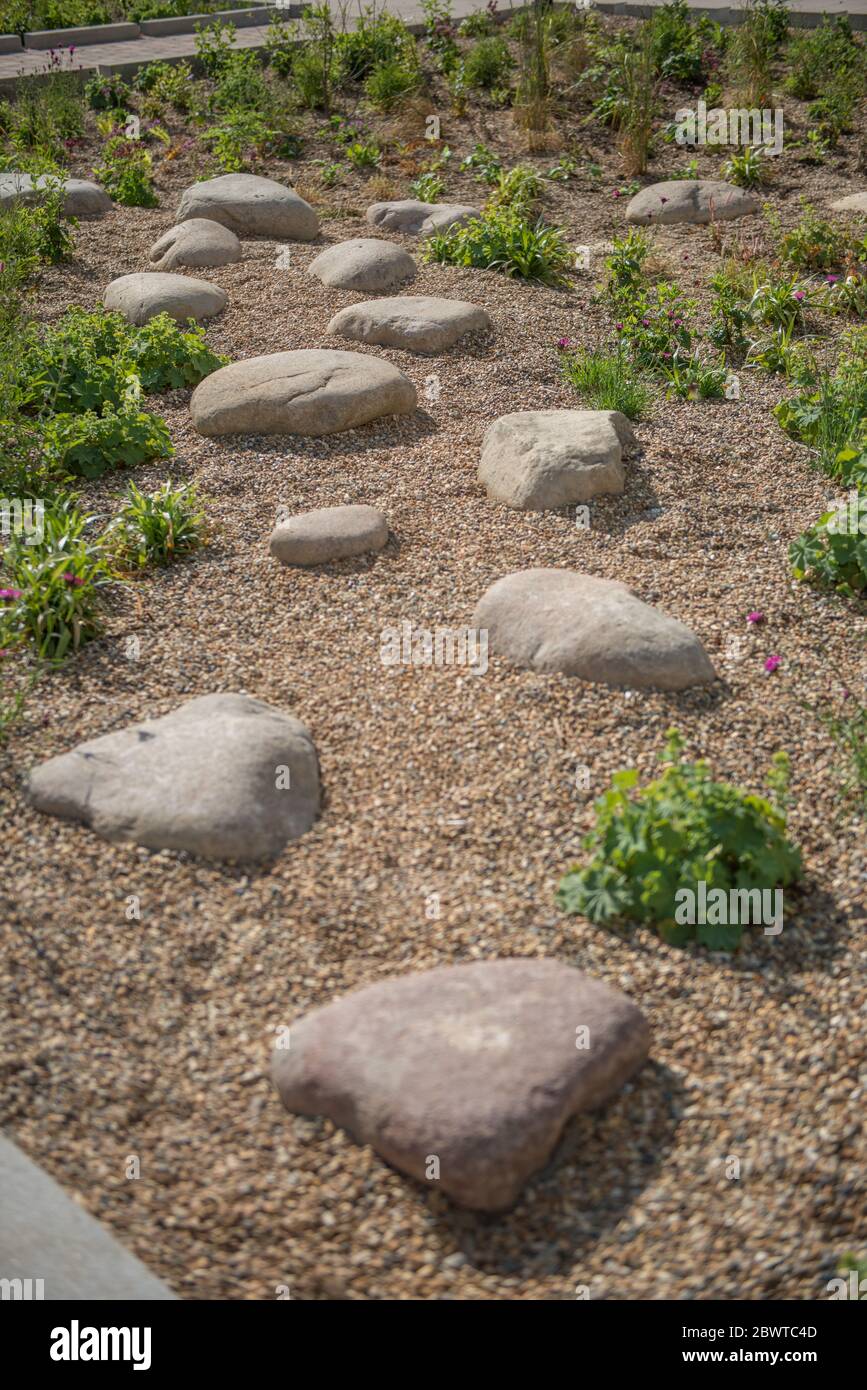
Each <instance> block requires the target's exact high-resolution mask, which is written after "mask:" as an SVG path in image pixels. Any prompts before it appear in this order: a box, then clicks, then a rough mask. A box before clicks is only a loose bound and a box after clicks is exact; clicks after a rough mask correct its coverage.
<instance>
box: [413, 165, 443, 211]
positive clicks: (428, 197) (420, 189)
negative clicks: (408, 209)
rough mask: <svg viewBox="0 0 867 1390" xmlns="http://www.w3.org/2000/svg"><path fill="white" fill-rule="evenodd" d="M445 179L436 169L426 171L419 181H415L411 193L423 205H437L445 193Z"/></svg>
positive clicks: (419, 177) (420, 175)
mask: <svg viewBox="0 0 867 1390" xmlns="http://www.w3.org/2000/svg"><path fill="white" fill-rule="evenodd" d="M445 186H446V183H445V179H444V178H443V177H442V175H441V174H438V173H437V172H436V171H435V170H434V169H425V171H424V172H423V173H421V174H419V176H418V178H417V179H413V181H412V183H411V184H410V186H409V191H410V193H411V194H412V196H413V197H414V198H419V199H420V200H421V202H423V203H435V202H436V201H437V200H438V199H439V198H440V197H441V196H442V194H443V193H444V192H445Z"/></svg>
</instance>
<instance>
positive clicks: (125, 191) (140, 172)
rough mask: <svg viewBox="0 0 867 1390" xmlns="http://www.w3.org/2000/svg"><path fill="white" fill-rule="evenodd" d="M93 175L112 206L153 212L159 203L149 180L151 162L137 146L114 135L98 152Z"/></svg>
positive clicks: (138, 144)
mask: <svg viewBox="0 0 867 1390" xmlns="http://www.w3.org/2000/svg"><path fill="white" fill-rule="evenodd" d="M102 159H103V162H102V164H101V165H100V166H99V167H98V168H97V169H96V170H95V171H94V172H95V174H96V177H97V179H98V180H99V182H100V183H102V184H103V185H104V186H105V189H106V191H107V192H108V193H109V194H110V195H111V197H112V198H113V199H114V201H115V202H116V203H120V204H121V206H122V207H127V208H155V207H156V206H157V205H158V203H159V198H158V197H157V195H156V192H155V190H154V185H153V179H152V177H151V168H152V160H151V157H150V155H149V154H148V152H147V150H145V149H143V148H142V146H141V142H140V141H137V140H127V139H126V138H125V137H124V136H123V135H116V136H114V137H113V138H112V139H110V140H108V141H107V142H106V144H105V145H104V147H103V151H102Z"/></svg>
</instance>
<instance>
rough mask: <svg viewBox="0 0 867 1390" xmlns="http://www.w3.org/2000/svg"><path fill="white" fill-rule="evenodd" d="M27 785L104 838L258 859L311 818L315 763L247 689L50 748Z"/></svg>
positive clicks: (311, 751)
mask: <svg viewBox="0 0 867 1390" xmlns="http://www.w3.org/2000/svg"><path fill="white" fill-rule="evenodd" d="M26 795H27V799H28V801H29V802H30V804H31V805H32V806H35V807H36V809H37V810H38V811H45V812H47V813H48V814H49V815H53V816H61V817H62V818H63V819H64V820H75V821H81V822H82V823H83V824H84V825H88V826H90V828H91V829H92V830H95V831H96V833H97V834H98V835H102V836H103V838H104V839H106V840H115V841H126V842H131V843H133V844H137V845H145V846H146V847H147V848H148V849H179V850H180V849H183V850H189V852H190V853H191V854H197V855H201V856H202V857H203V858H205V859H242V860H262V859H270V858H273V857H274V856H275V855H277V854H279V853H280V852H281V850H282V849H283V847H284V846H285V845H286V844H287V842H288V841H289V840H297V839H298V837H299V836H300V835H303V834H304V832H305V830H309V828H310V826H311V825H312V824H313V822H314V820H315V819H316V815H317V812H318V810H319V765H318V760H317V756H316V749H315V748H314V746H313V741H312V739H311V737H310V734H309V733H308V731H307V729H306V728H305V726H304V725H303V724H302V723H301V722H300V721H299V720H298V719H294V718H293V717H292V716H291V715H289V714H284V713H283V712H282V710H277V709H272V708H271V707H270V706H269V705H265V704H263V703H262V702H261V701H260V700H251V699H250V698H249V697H248V696H246V695H204V696H202V697H201V698H200V699H197V700H190V701H188V702H187V703H186V704H184V705H181V706H180V707H179V708H178V709H176V710H173V711H172V712H171V714H166V715H164V716H163V717H162V718H161V719H148V720H146V721H145V722H144V723H142V724H132V725H130V726H129V727H128V728H126V729H119V730H117V732H115V733H111V734H104V735H103V736H102V737H101V738H95V739H91V740H89V742H87V743H81V744H79V745H78V747H77V748H73V749H72V751H71V752H69V753H62V754H61V755H60V756H59V757H56V758H50V759H49V760H48V762H45V763H42V764H40V766H39V767H37V768H34V769H33V771H32V772H31V773H30V777H29V779H28V783H27V791H26Z"/></svg>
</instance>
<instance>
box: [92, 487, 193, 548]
mask: <svg viewBox="0 0 867 1390" xmlns="http://www.w3.org/2000/svg"><path fill="white" fill-rule="evenodd" d="M206 537H207V522H206V518H205V513H204V510H203V508H202V504H201V501H200V499H199V495H198V491H197V489H196V487H195V484H193V483H187V484H184V485H181V486H179V487H176V486H174V485H173V484H172V483H171V482H170V481H169V482H165V483H163V485H162V487H161V488H158V489H157V491H156V492H152V493H144V492H141V491H140V490H139V489H138V488H137V487H136V485H135V483H130V485H129V489H128V491H127V495H126V498H125V500H124V504H123V506H122V507H121V510H120V512H119V514H118V516H117V518H116V519H115V522H114V523H113V525H112V526H111V527H110V528H109V542H110V545H111V548H112V550H113V552H114V554H115V555H116V556H117V558H118V560H119V561H120V562H121V563H122V564H124V565H127V566H135V567H136V568H139V569H143V568H144V567H145V566H147V565H168V564H171V563H172V562H173V561H174V560H178V559H180V558H181V557H182V556H184V555H189V554H191V553H192V552H193V551H194V550H198V549H199V548H200V546H202V545H204V544H205V540H206Z"/></svg>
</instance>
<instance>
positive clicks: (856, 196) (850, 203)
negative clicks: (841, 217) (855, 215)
mask: <svg viewBox="0 0 867 1390" xmlns="http://www.w3.org/2000/svg"><path fill="white" fill-rule="evenodd" d="M831 210H832V211H833V212H860V213H867V193H850V194H849V195H848V197H846V198H838V199H837V200H836V202H833V203H832V204H831Z"/></svg>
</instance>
